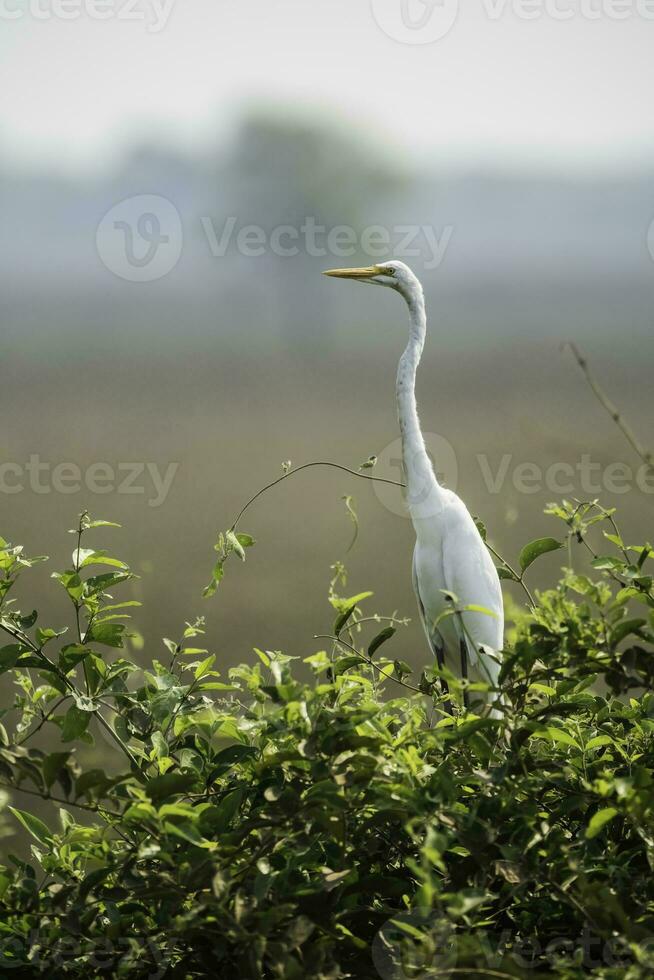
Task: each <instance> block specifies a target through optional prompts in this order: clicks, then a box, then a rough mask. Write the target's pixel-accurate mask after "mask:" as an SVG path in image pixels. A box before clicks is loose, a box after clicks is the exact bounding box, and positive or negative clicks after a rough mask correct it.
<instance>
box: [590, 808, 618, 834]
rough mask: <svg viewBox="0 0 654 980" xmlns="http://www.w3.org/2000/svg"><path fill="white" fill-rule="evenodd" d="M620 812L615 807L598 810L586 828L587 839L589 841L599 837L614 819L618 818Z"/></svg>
mask: <svg viewBox="0 0 654 980" xmlns="http://www.w3.org/2000/svg"><path fill="white" fill-rule="evenodd" d="M618 813H619V810H616V809H615V807H613V806H607V807H604V809H603V810H598V811H597V813H595V814H593V816H592V817H591V819H590V822H589V824H588V826H587V827H586V838H587V840H592V838H593V837H597V835H598V834H599V833H600V832H601V831H602V830H603V829H604V827H606V825H607V824H608V823H610V822H611V820H613V819H614V817H617V815H618Z"/></svg>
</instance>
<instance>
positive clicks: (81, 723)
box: [61, 704, 92, 742]
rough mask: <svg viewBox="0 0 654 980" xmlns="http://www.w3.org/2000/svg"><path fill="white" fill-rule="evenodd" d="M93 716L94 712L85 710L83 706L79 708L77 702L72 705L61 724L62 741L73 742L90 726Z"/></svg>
mask: <svg viewBox="0 0 654 980" xmlns="http://www.w3.org/2000/svg"><path fill="white" fill-rule="evenodd" d="M91 717H92V712H90V711H84V710H83V709H82V708H78V707H77V705H76V704H73V705H71V706H70V708H69V709H68V711H67V712H66V714H65V715H64V721H63V724H62V726H61V740H62V742H72V741H74V739H76V738H79V737H80V735H83V734H84V732H85V731H86V729H87V728H88V727H89V722H90V721H91Z"/></svg>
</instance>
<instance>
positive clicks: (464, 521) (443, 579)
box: [327, 262, 504, 703]
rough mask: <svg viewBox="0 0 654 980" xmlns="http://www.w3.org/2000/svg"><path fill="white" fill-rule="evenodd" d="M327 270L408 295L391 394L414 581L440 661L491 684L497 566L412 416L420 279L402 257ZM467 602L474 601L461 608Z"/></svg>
mask: <svg viewBox="0 0 654 980" xmlns="http://www.w3.org/2000/svg"><path fill="white" fill-rule="evenodd" d="M327 274H328V275H334V276H339V277H341V278H348V279H354V280H357V281H359V282H369V283H374V284H376V285H382V286H390V287H392V288H394V289H396V290H397V292H399V293H400V294H401V295H402V297H403V298H404V300H405V301H406V303H407V306H408V308H409V326H410V330H409V341H408V343H407V346H406V348H405V350H404V353H403V354H402V357H401V358H400V363H399V365H398V371H397V382H396V397H397V411H398V420H399V424H400V434H401V438H402V457H403V463H404V471H405V474H406V502H407V507H408V509H409V513H410V515H411V520H412V522H413V526H414V529H415V532H416V546H415V551H414V554H413V587H414V589H415V592H416V597H417V600H418V608H419V610H420V615H421V618H422V622H423V626H424V629H425V633H426V635H427V639H428V641H429V645H430V647H431V650H432V652H433V654H434V656H435V657H436V658H437V660H438V662H439V664H440V665H441V666H443V665H444V666H446V667H447V669H448V670H449V671H451V672H452V673H453V674H457V675H459V676H461V675H462V674H463V675H466V676H467V677H468V679H469V680H470V681H471V682H473V683H474V682H476V681H482V682H484V683H486V684H488V685H489V686H490V687H491V688H496V687H497V679H498V675H499V669H500V668H499V659H498V655H499V652H500V651H501V650H502V646H503V632H504V616H503V605H502V591H501V588H500V582H499V578H498V575H497V571H496V569H495V565H494V563H493V561H492V559H491V556H490V554H489V552H488V549H487V548H486V545H485V544H484V542H483V540H482V538H481V536H480V534H479V531H478V530H477V526H476V525H475V522H474V521H473V519H472V517H471V516H470V512H469V511H468V508H467V507H466V505H465V504H464V503H463V501H462V500H461V499H460V498H459V497H458V496H457V495H456V494H455V493H453V491H451V490H448V489H446V488H445V487H443V486H441V485H440V484H439V482H438V480H437V479H436V475H435V473H434V469H433V466H432V464H431V460H430V459H429V456H428V454H427V449H426V446H425V441H424V439H423V436H422V431H421V429H420V421H419V419H418V410H417V405H416V397H415V382H416V372H417V368H418V364H419V363H420V357H421V355H422V350H423V347H424V343H425V334H426V328H427V320H426V314H425V302H424V296H423V291H422V287H421V285H420V282H419V281H418V279H417V278H416V277H415V276H414V274H413V273H412V272H411V270H410V269H409V268H408V267H407V266H406V265H404V263H402V262H386V263H382V264H380V265H377V266H371V267H369V268H366V269H334V270H331V271H330V272H329V273H327ZM470 606H475V607H478V608H477V609H469V608H468V609H466V608H465V607H470ZM455 610H460V611H455ZM482 610H483V611H482ZM480 697H481V698H482V699H483V700H487V701H494V700H496V699H497V694H496V693H494V692H493V691H490V692H489V693H488V694H487V695H481V696H480V695H479V694H474V695H473V696H472V698H471V702H472V703H474V700H475V698H477V699H479V698H480Z"/></svg>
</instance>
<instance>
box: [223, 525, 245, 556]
mask: <svg viewBox="0 0 654 980" xmlns="http://www.w3.org/2000/svg"><path fill="white" fill-rule="evenodd" d="M225 538H226V540H227V544H228V545H229V546H230V547H231V548H232V550H233V551H234V552H235V553H236V554H237V555H238V557H239V558H240V559H241V561H245V551H244V550H243V545H242V544H241V542H240V541H239V539H238V538H237V536H236V535H235V534H234V532H233V531H228V532H227V534H226V535H225Z"/></svg>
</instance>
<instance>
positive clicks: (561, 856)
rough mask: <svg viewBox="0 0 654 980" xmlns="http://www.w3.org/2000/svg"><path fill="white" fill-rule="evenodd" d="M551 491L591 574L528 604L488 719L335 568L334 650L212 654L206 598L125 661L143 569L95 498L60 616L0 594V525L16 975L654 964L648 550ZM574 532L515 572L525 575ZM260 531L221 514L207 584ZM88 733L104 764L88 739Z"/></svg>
mask: <svg viewBox="0 0 654 980" xmlns="http://www.w3.org/2000/svg"><path fill="white" fill-rule="evenodd" d="M550 510H551V512H552V513H553V514H554V516H556V517H558V518H561V519H562V520H563V521H564V523H565V537H566V539H567V541H566V542H563V543H564V544H565V543H567V545H568V548H569V552H568V554H569V562H568V563H569V564H572V560H573V557H574V558H575V560H576V561H577V564H580V562H579V560H578V559H577V555H576V552H575V553H574V555H573V549H576V548H578V547H579V548H581V549H582V550H583V551H584V552H585V551H589V552H590V551H592V552H593V553H592V554H590V555H589V559H590V564H591V566H592V568H593V571H592V572H591V576H592V577H587V576H586V575H585V574H582V573H581V572H573V571H571V570H569V569H568V570H565V571H564V574H563V578H562V579H561V581H560V582H559V583H558V584H557V585H556V586H555V588H553V589H552V590H551V591H548V592H545V593H543V594H539V595H538V596H537V597H536V604H535V608H533V609H532V608H525V609H517V608H516V609H514V612H513V620H512V622H513V625H512V628H511V629H510V630H509V632H508V637H507V650H506V652H505V657H504V666H503V669H502V675H501V686H502V689H503V691H504V692H505V697H506V704H505V707H504V717H503V718H502V719H499V720H498V719H491V718H484V717H478V716H475V715H474V714H471V713H466V712H465V711H464V710H463V709H460V708H457V707H455V709H454V713H453V714H452V715H450V714H448V712H447V710H445V709H446V706H445V705H444V704H443V703H442V699H441V697H440V695H439V683H438V681H439V679H438V677H437V674H436V669H435V667H434V666H433V665H431V664H430V665H429V667H428V669H426V670H425V671H423V672H422V675H421V676H420V677H414V676H413V674H411V673H410V667H409V666H408V665H407V664H406V663H405V662H404V661H403V659H401V656H402V642H401V634H400V635H399V636H394V635H393V634H394V633H395V632H396V629H397V628H399V627H401V625H402V624H401V623H400V622H399V621H398V620H396V619H394V618H393V617H391V618H389V619H383V618H382V617H378V616H373V615H371V614H370V613H369V612H367V611H366V610H367V607H368V606H369V605H370V595H369V594H363V595H359V596H353V597H351V598H349V599H348V598H343V597H340V596H339V595H338V592H340V591H342V589H343V583H344V572H343V570H342V569H341V568H337V569H336V572H335V577H334V580H333V582H332V585H331V589H330V594H329V598H330V601H331V603H332V605H333V607H334V610H335V615H336V622H335V624H334V636H333V637H332V638H328V639H326V640H325V641H324V642H322V643H321V644H319V645H317V646H323V647H324V649H323V650H318V652H316V648H313V649H309V650H307V656H306V658H305V659H304V660H303V661H302V663H301V664H300V663H297V662H294V658H291V657H287V656H285V655H283V654H282V653H273V652H267V653H264V652H262V651H256V658H255V659H254V660H253V662H252V663H250V664H247V665H242V666H240V667H237V668H234V669H232V670H230V671H229V672H228V673H227V675H226V676H221V675H220V674H219V672H218V671H217V670H216V669H215V668H216V662H215V657H213V656H211V655H209V653H208V652H207V651H206V650H204V649H202V632H203V631H202V622H201V621H199V622H196V623H193V624H189V625H187V627H186V629H185V630H184V632H183V636H182V638H181V640H180V641H179V642H171V641H169V640H166V641H165V650H164V651H163V652H164V654H165V656H162V659H160V660H157V659H154V660H152V662H151V664H150V665H149V667H148V668H147V669H143V668H142V667H140V666H137V665H136V664H135V663H133V662H132V661H131V660H129V659H127V656H128V653H127V650H128V647H126V635H127V634H126V629H125V620H124V618H123V617H126V616H127V614H128V612H129V606H133V605H135V603H134V602H120V601H119V600H116V599H114V598H111V595H113V594H114V592H115V590H116V588H117V587H119V586H120V585H121V584H123V583H125V582H127V581H128V580H129V579H130V577H131V573H130V571H129V569H128V568H127V567H126V565H125V564H124V563H123V562H121V561H119V560H118V559H115V558H113V557H112V556H111V555H109V554H108V553H107V552H105V551H97V550H95V549H94V548H93V546H92V545H91V544H88V543H87V542H88V541H89V540H91V541H93V540H94V535H95V534H96V533H97V531H98V529H99V528H100V527H103V526H105V525H104V522H94V521H91V520H90V519H89V518H88V516H87V515H82V518H81V520H80V524H79V527H78V528H77V529H76V530H75V532H74V533H75V534H76V536H77V541H76V547H75V552H74V555H73V564H72V566H71V568H70V569H68V570H66V571H64V572H63V573H58V574H55V575H54V576H53V577H54V578H55V579H56V580H57V581H58V583H59V585H60V586H61V587H63V590H64V592H65V593H66V595H67V597H68V598H69V599H70V602H71V604H72V616H71V620H72V622H73V624H74V627H73V630H74V633H73V636H72V639H71V638H70V636H69V635H68V634H67V635H66V636H62V634H61V632H59V631H57V630H53V629H49V628H46V627H42V626H39V625H37V615H36V613H31V614H30V615H22V614H21V613H20V612H18V611H17V609H16V607H15V605H14V604H12V603H11V601H10V599H11V597H10V595H9V593H10V590H11V588H12V586H13V584H14V583H15V581H16V579H17V578H18V576H19V575H20V574H21V573H22V572H23V571H24V570H25V569H28V568H29V567H30V565H32V564H33V563H34V561H35V559H32V560H30V559H27V558H25V557H24V556H23V554H22V551H21V549H20V548H12V547H10V546H9V545H8V544H7V543H6V542H3V541H1V540H0V571H1V578H0V616H1V619H0V626H1V627H2V630H3V631H4V632H5V634H8V636H7V639H9V640H10V641H11V642H9V643H8V645H6V646H4V647H2V649H0V670H1V671H2V672H5V673H9V674H10V675H11V676H12V678H13V681H14V683H15V685H16V692H17V693H16V696H15V700H14V703H13V705H12V706H10V707H8V708H5V709H4V710H2V712H1V713H0V715H1V718H2V724H0V739H1V743H2V744H1V748H0V784H1V785H2V791H3V792H4V793H5V794H9V795H10V797H11V800H12V802H13V804H14V805H13V806H12V807H11V808H10V810H9V811H7V812H6V813H5V814H4V819H5V823H6V822H7V819H9V820H11V821H12V822H13V824H14V825H17V824H22V826H23V828H24V829H25V830H26V831H27V832H29V835H31V840H32V846H31V858H30V859H29V860H22V859H20V858H18V857H16V856H12V855H10V856H9V857H8V858H7V866H6V867H3V868H0V974H1V975H2V976H11V975H19V976H26V977H28V976H38V975H40V974H41V973H46V974H50V975H54V976H62V977H64V976H65V977H85V978H89V977H91V976H103V975H107V976H117V977H174V978H191V977H209V976H210V977H223V976H224V977H231V978H260V977H261V978H263V977H279V978H289V980H291V978H298V980H300V978H302V980H304V978H338V977H348V976H351V977H357V978H362V977H363V978H368V977H370V978H377V977H380V976H381V977H382V978H383V980H396V978H397V980H404V978H413V977H428V976H429V977H432V976H457V975H458V976H464V977H470V978H476V977H500V978H501V977H540V976H551V975H556V976H561V977H570V978H572V977H574V978H577V977H586V976H595V977H607V978H613V977H625V978H637V977H648V976H652V971H653V970H654V947H653V945H652V937H653V936H654V906H653V903H654V885H653V866H654V811H653V805H654V787H653V783H652V768H653V765H654V753H653V737H654V696H653V695H652V694H651V693H650V691H651V687H652V675H653V673H654V659H653V657H652V640H653V635H652V625H653V614H652V608H653V607H654V598H653V592H652V578H651V576H650V575H649V574H648V573H647V566H648V564H649V561H648V559H649V557H650V551H649V548H648V547H627V546H626V545H625V544H624V543H623V542H622V540H621V538H620V535H619V532H618V530H617V527H616V525H615V522H614V518H613V516H612V514H611V513H609V512H606V511H603V510H602V509H601V508H600V507H598V506H597V505H596V504H583V505H577V504H574V505H573V504H569V503H564V504H563V505H561V506H560V507H559V506H557V507H552V508H550ZM602 532H603V538H602V540H603V541H604V545H605V547H603V548H602V549H601V550H602V554H600V555H598V554H596V553H595V551H594V550H593V546H592V544H591V541H592V540H593V539H594V537H598V536H601V535H602ZM559 543H560V542H558V541H556V540H553V539H542V540H541V541H539V542H532V543H531V545H529V546H527V548H525V549H524V551H523V553H522V555H521V559H520V563H519V564H520V572H518V571H514V570H513V569H512V568H510V567H509V566H508V565H507V564H506V563H504V562H502V569H503V572H502V574H503V575H504V577H505V578H510V579H514V580H517V581H519V582H521V583H522V584H523V585H524V573H525V571H526V570H527V568H528V566H529V565H530V564H531V562H532V561H533V560H535V559H536V558H537V557H538V556H539V555H542V554H544V553H546V552H547V551H551V550H553V549H554V548H557V547H558V546H559ZM251 544H253V541H252V539H251V538H249V537H248V536H247V535H237V534H236V533H235V531H234V530H232V531H231V532H229V534H228V535H226V536H223V537H222V538H221V540H220V541H219V545H218V550H219V552H220V555H219V562H218V565H217V566H216V569H215V570H214V576H213V578H212V587H211V588H210V590H209V591H213V590H215V588H216V587H217V586H218V583H219V581H220V578H221V577H222V575H223V573H224V565H225V561H226V560H227V558H228V557H230V556H231V555H232V554H235V555H237V556H240V557H243V556H244V552H243V548H244V547H246V546H249V545H251ZM605 552H606V553H605ZM36 560H38V559H36ZM525 592H526V594H527V595H530V593H529V592H528V589H527V587H526V585H525ZM634 610H636V611H634ZM389 651H390V652H389ZM387 652H388V655H386V654H387ZM449 680H450V687H451V688H452V689H453V690H454V691H455V692H456V691H459V692H460V685H457V684H456V682H455V681H454V679H452V678H449ZM643 691H645V692H646V693H643ZM98 733H104V735H105V736H106V737H107V738H108V739H111V740H112V742H113V743H115V747H116V755H115V757H114V756H112V758H111V760H110V762H111V765H107V770H108V771H105V770H103V769H100V768H95V767H89V765H87V764H84V761H83V760H84V758H85V753H86V755H87V756H88V752H89V751H90V750H89V749H88V748H87V746H89V745H91V744H92V742H93V738H94V736H95V737H97V735H98ZM37 746H39V747H37ZM76 750H78V751H76ZM31 797H39V798H42V799H43V800H48V801H50V803H49V804H48V806H47V807H46V810H43V808H42V809H41V810H39V812H40V813H42V814H43V818H41V817H37V816H35V815H33V814H31V813H30V812H29V801H30V798H31ZM17 801H19V802H20V809H19V808H18V806H17V805H15V804H16V802H17ZM25 806H27V808H25ZM46 811H47V812H46ZM10 814H13V816H11V815H10Z"/></svg>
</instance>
